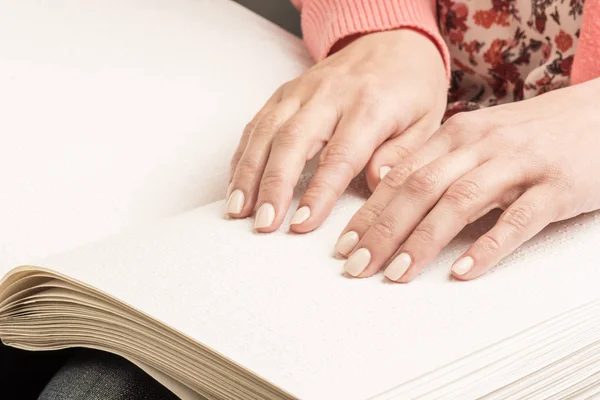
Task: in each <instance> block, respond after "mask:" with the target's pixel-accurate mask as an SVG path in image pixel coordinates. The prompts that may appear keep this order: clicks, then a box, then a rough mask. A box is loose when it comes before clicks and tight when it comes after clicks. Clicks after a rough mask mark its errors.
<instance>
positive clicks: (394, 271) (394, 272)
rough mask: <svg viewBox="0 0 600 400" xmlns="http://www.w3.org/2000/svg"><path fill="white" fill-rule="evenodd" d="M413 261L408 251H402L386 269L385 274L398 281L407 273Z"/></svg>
mask: <svg viewBox="0 0 600 400" xmlns="http://www.w3.org/2000/svg"><path fill="white" fill-rule="evenodd" d="M411 263H412V259H411V258H410V256H409V255H408V254H406V253H400V254H399V255H398V257H396V258H395V259H394V261H392V263H391V264H390V265H388V267H387V268H386V270H385V273H384V275H385V276H386V277H387V278H388V279H391V280H393V281H397V280H398V279H400V278H402V276H403V275H404V274H405V273H406V271H407V270H408V268H410V264H411Z"/></svg>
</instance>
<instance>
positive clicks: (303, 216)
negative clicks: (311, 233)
mask: <svg viewBox="0 0 600 400" xmlns="http://www.w3.org/2000/svg"><path fill="white" fill-rule="evenodd" d="M308 217H310V208H308V207H306V206H304V207H300V208H299V209H298V210H296V213H295V214H294V216H293V217H292V220H291V221H290V225H297V224H301V223H303V222H304V221H306V220H307V219H308Z"/></svg>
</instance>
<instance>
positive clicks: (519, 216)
mask: <svg viewBox="0 0 600 400" xmlns="http://www.w3.org/2000/svg"><path fill="white" fill-rule="evenodd" d="M535 214H536V213H535V207H533V206H532V205H531V204H520V205H515V206H513V207H511V208H509V209H508V210H506V211H505V212H504V213H503V214H502V217H501V220H502V222H503V223H505V224H506V225H508V226H509V227H512V228H513V229H514V230H516V231H517V232H523V231H525V230H526V229H527V227H528V226H529V225H530V224H531V223H532V222H533V219H534V218H535Z"/></svg>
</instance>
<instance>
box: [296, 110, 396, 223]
mask: <svg viewBox="0 0 600 400" xmlns="http://www.w3.org/2000/svg"><path fill="white" fill-rule="evenodd" d="M388 125H390V124H387V123H386V121H385V120H384V119H383V118H379V117H377V118H374V117H373V112H372V111H369V110H368V109H361V108H360V107H357V106H355V107H353V108H352V109H350V110H348V112H347V113H345V114H344V116H343V117H342V118H341V119H340V122H339V124H338V126H337V128H336V130H335V132H334V134H333V137H332V139H331V140H330V141H329V143H328V144H327V145H326V146H325V148H324V149H323V151H322V152H321V155H320V157H319V163H318V166H317V170H316V172H315V174H314V176H313V177H312V179H311V181H310V183H309V185H308V187H307V189H306V191H305V193H304V195H303V196H302V198H301V199H300V203H299V207H298V209H302V208H303V207H306V208H305V209H304V210H308V214H309V217H308V218H306V219H305V220H304V221H303V222H301V223H298V224H293V225H291V226H290V229H292V230H293V231H294V232H298V233H304V232H309V231H312V230H313V229H315V228H317V227H318V226H319V225H320V224H321V222H323V220H324V219H325V218H326V217H327V216H328V215H329V213H330V212H331V210H332V209H333V206H334V204H335V202H336V201H337V199H338V198H339V197H340V196H341V194H342V193H343V192H344V190H345V189H346V187H347V186H348V184H349V183H350V181H351V180H352V179H353V178H354V177H355V176H356V175H358V173H359V172H360V171H361V170H362V169H363V168H364V166H365V165H366V163H367V161H368V160H369V157H370V155H371V154H373V151H374V150H375V148H377V146H378V145H379V144H381V142H383V140H384V139H383V138H384V137H385V136H387V134H389V132H390V130H391V129H392V127H391V126H388Z"/></svg>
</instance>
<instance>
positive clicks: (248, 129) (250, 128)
mask: <svg viewBox="0 0 600 400" xmlns="http://www.w3.org/2000/svg"><path fill="white" fill-rule="evenodd" d="M254 128H256V117H255V118H254V119H253V120H252V121H250V122H248V123H247V124H246V126H245V127H244V133H243V135H250V134H251V133H252V131H254Z"/></svg>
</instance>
